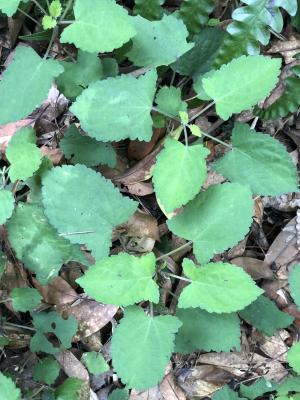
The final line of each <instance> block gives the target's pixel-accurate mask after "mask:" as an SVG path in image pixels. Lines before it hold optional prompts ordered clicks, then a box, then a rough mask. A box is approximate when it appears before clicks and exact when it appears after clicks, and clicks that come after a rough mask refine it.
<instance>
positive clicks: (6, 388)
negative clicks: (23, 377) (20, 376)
mask: <svg viewBox="0 0 300 400" xmlns="http://www.w3.org/2000/svg"><path fill="white" fill-rule="evenodd" d="M0 388H1V400H20V399H21V392H20V389H18V388H17V387H16V385H15V383H14V382H13V380H12V379H11V378H9V377H8V376H5V375H4V374H2V372H0Z"/></svg>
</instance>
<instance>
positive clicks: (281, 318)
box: [239, 296, 294, 336]
mask: <svg viewBox="0 0 300 400" xmlns="http://www.w3.org/2000/svg"><path fill="white" fill-rule="evenodd" d="M239 314H240V316H241V317H242V318H243V319H244V320H245V321H247V322H248V323H249V324H250V325H253V326H254V327H255V328H257V329H258V330H259V331H261V332H263V333H264V334H265V335H267V336H272V335H274V333H275V332H276V330H277V329H281V328H287V327H288V326H289V325H291V324H292V323H293V321H294V318H293V317H291V316H290V315H288V314H287V313H284V312H282V311H280V310H279V309H278V307H277V306H276V305H275V303H273V301H271V300H270V299H268V298H267V297H265V296H260V297H259V298H258V299H257V300H255V301H254V302H253V303H252V304H250V305H249V306H248V307H246V308H245V309H244V310H242V311H240V312H239Z"/></svg>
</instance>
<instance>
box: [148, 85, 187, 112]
mask: <svg viewBox="0 0 300 400" xmlns="http://www.w3.org/2000/svg"><path fill="white" fill-rule="evenodd" d="M155 101H156V103H157V108H158V110H159V111H161V112H162V113H163V114H164V113H165V114H167V115H172V116H174V117H177V116H178V114H179V112H182V111H184V112H186V111H187V104H186V102H185V101H182V100H181V90H180V88H176V87H175V86H170V87H167V86H164V87H162V88H161V89H160V90H159V91H158V93H157V95H156V98H155Z"/></svg>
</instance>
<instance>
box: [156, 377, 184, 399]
mask: <svg viewBox="0 0 300 400" xmlns="http://www.w3.org/2000/svg"><path fill="white" fill-rule="evenodd" d="M159 389H160V393H161V397H162V398H163V399H165V400H185V399H186V397H185V394H184V392H183V390H182V389H181V388H180V387H179V386H178V385H177V384H176V382H175V379H174V376H173V374H172V372H170V373H169V374H168V375H166V376H165V377H164V379H163V381H162V382H161V384H160V385H159Z"/></svg>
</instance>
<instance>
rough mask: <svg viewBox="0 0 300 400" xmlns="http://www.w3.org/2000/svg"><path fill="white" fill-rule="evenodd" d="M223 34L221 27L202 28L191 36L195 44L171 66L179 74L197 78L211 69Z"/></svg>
mask: <svg viewBox="0 0 300 400" xmlns="http://www.w3.org/2000/svg"><path fill="white" fill-rule="evenodd" d="M198 3H199V1H198ZM224 36H225V33H224V31H222V30H221V29H218V28H209V27H207V28H204V29H203V30H202V31H201V32H200V33H199V34H198V35H195V36H194V37H193V41H194V43H195V46H194V47H193V48H192V49H191V50H189V51H188V52H186V53H185V54H183V55H182V56H181V57H180V58H179V59H178V60H177V61H176V62H175V63H173V64H172V65H171V68H172V69H173V70H174V71H176V72H178V73H179V74H180V75H187V76H192V77H193V79H194V80H195V79H197V78H198V77H199V76H200V75H202V74H205V73H206V72H208V71H210V70H211V68H212V65H213V62H214V60H215V58H216V56H217V54H218V52H219V49H220V46H221V45H222V43H223V40H224Z"/></svg>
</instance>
